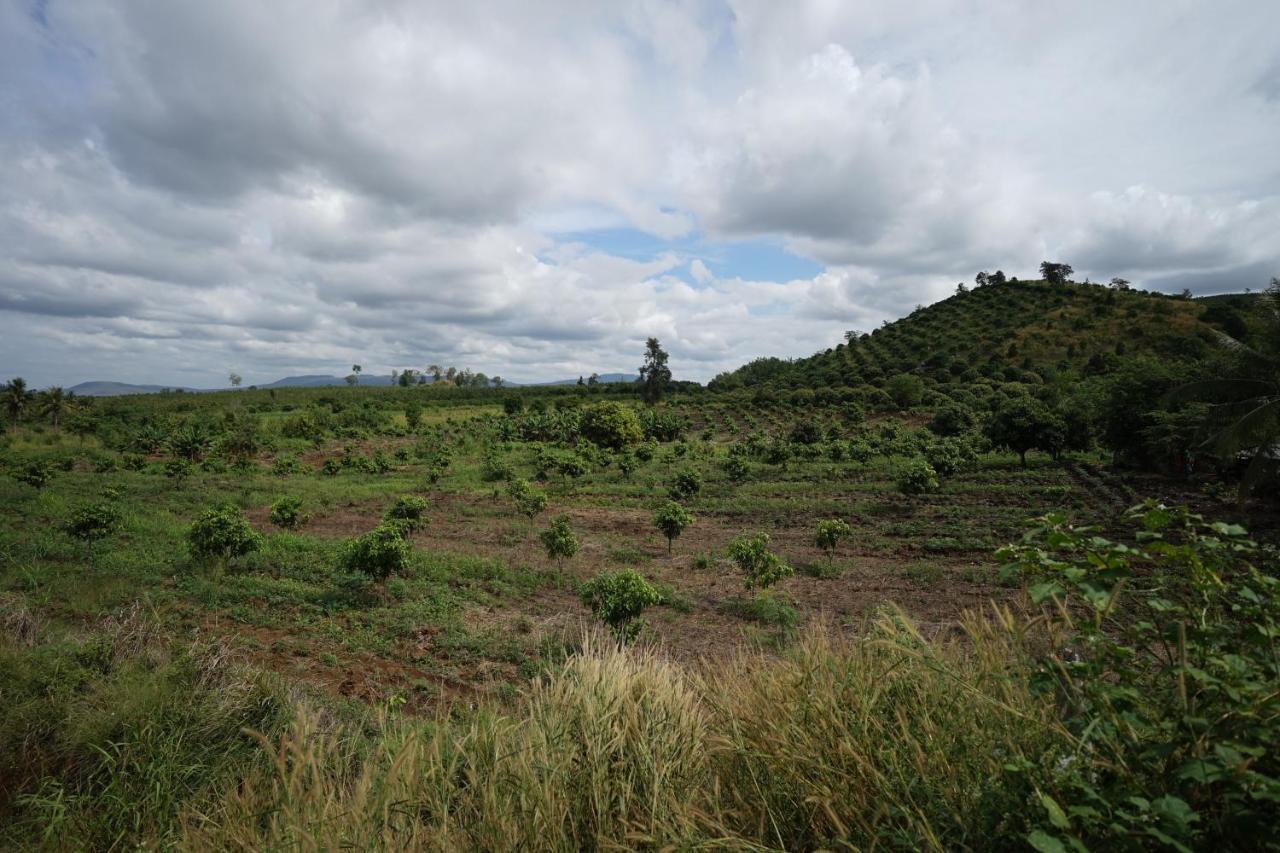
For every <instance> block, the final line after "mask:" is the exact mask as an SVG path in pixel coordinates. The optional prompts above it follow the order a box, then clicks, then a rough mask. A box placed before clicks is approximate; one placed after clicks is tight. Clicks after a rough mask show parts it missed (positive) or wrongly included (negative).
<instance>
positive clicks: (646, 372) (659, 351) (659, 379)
mask: <svg viewBox="0 0 1280 853" xmlns="http://www.w3.org/2000/svg"><path fill="white" fill-rule="evenodd" d="M644 350H645V351H644V364H642V365H640V381H641V383H643V385H644V389H643V391H644V401H645V402H646V403H648V404H649V405H651V406H652V405H653V404H654V403H657V402H659V401H660V400H661V399H662V396H663V395H664V394H666V393H667V386H668V385H670V384H671V368H669V367H667V353H666V350H664V349H663V348H662V345H661V344H660V343H658V339H657V338H649V339H648V340H647V341H645V343H644Z"/></svg>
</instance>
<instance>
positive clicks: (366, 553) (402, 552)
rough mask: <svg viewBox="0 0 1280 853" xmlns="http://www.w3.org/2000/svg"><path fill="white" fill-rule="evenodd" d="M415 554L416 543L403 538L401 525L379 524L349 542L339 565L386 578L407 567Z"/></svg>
mask: <svg viewBox="0 0 1280 853" xmlns="http://www.w3.org/2000/svg"><path fill="white" fill-rule="evenodd" d="M412 554H413V546H412V544H410V543H409V541H408V540H406V539H405V538H404V535H403V532H402V530H401V527H400V525H398V524H379V525H378V526H377V527H375V528H374V529H373V530H370V531H369V532H368V533H365V534H364V535H362V536H358V537H356V538H355V539H352V540H351V541H349V542H348V543H347V544H346V547H345V548H344V549H343V551H342V556H341V557H340V558H339V564H338V567H339V569H341V570H343V571H347V572H359V573H360V574H362V575H365V576H366V577H368V578H371V579H373V580H377V581H385V580H386V579H387V578H389V577H391V575H393V574H397V573H403V572H404V571H405V570H406V569H408V567H409V558H410V556H411V555H412Z"/></svg>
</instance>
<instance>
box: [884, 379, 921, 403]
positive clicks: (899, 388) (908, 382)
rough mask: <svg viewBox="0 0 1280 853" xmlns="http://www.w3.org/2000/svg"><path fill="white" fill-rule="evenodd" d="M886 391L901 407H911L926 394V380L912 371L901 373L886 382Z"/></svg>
mask: <svg viewBox="0 0 1280 853" xmlns="http://www.w3.org/2000/svg"><path fill="white" fill-rule="evenodd" d="M884 390H885V392H886V393H887V394H888V395H889V398H890V399H891V400H892V401H893V404H894V405H895V406H897V407H898V408H899V409H909V408H911V407H912V406H914V405H916V404H917V403H919V402H920V398H921V397H923V396H924V380H923V379H921V378H920V377H919V376H915V375H912V374H910V373H899V374H898V375H897V376H894V377H893V378H891V379H890V380H889V381H888V382H887V383H885V389H884Z"/></svg>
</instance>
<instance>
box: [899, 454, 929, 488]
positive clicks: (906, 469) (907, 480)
mask: <svg viewBox="0 0 1280 853" xmlns="http://www.w3.org/2000/svg"><path fill="white" fill-rule="evenodd" d="M894 479H895V482H896V483H897V485H898V491H900V492H902V493H903V494H904V495H927V494H932V493H933V492H936V491H938V489H939V483H938V472H937V471H935V470H933V466H932V465H930V464H929V463H928V462H926V461H925V460H924V459H921V458H920V457H918V456H917V457H916V458H914V459H909V460H907V461H906V462H904V463H902V465H900V466H898V470H897V473H896V475H895V478H894Z"/></svg>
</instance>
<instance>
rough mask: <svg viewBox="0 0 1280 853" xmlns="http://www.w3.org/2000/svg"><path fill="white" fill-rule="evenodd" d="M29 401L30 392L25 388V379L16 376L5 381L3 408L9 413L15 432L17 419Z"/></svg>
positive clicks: (20, 417) (25, 409)
mask: <svg viewBox="0 0 1280 853" xmlns="http://www.w3.org/2000/svg"><path fill="white" fill-rule="evenodd" d="M30 402H31V392H30V391H29V390H27V380H25V379H23V378H22V377H21V376H18V377H16V378H14V379H10V380H9V381H8V382H6V383H5V385H4V410H5V411H6V412H8V413H9V418H10V420H12V422H13V430H14V431H15V432H16V431H17V429H18V421H20V420H21V419H22V415H23V414H24V413H25V412H26V411H27V405H28V404H29V403H30Z"/></svg>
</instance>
